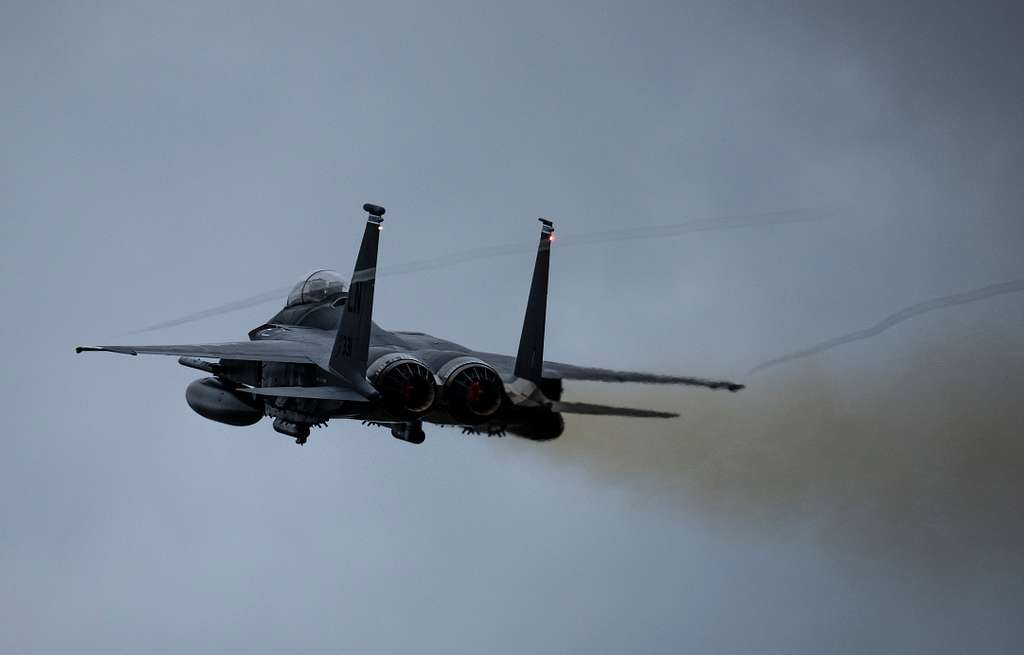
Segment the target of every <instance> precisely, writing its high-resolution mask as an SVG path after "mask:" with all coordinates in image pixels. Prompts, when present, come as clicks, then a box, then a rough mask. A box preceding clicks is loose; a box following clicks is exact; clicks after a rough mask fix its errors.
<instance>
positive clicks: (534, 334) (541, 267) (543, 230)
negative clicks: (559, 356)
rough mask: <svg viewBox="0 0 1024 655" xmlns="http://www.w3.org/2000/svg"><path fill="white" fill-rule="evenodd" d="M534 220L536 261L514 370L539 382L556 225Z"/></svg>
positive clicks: (544, 220)
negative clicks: (537, 231)
mask: <svg viewBox="0 0 1024 655" xmlns="http://www.w3.org/2000/svg"><path fill="white" fill-rule="evenodd" d="M537 220H538V221H540V223H541V227H540V244H539V245H538V246H537V262H536V264H534V267H533V282H532V283H531V284H530V299H529V300H528V301H527V303H526V318H524V319H523V333H522V336H521V337H520V338H519V352H518V354H517V355H516V366H515V370H514V373H515V375H516V377H519V378H525V379H527V380H530V381H532V382H538V383H539V382H540V379H541V373H542V372H543V369H544V323H545V320H546V317H547V305H548V271H549V269H550V268H551V242H552V241H554V240H555V224H554V223H552V222H551V221H549V220H548V219H546V218H538V219H537Z"/></svg>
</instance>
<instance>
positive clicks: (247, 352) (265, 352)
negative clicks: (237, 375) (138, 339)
mask: <svg viewBox="0 0 1024 655" xmlns="http://www.w3.org/2000/svg"><path fill="white" fill-rule="evenodd" d="M75 352H78V353H81V352H112V353H121V354H122V355H172V356H178V357H207V358H217V359H241V360H247V361H257V362H293V363H298V364H308V363H313V364H315V363H317V356H318V355H319V353H318V352H317V349H316V348H315V346H314V345H313V344H309V343H303V342H300V341H284V340H278V339H264V340H261V341H236V342H229V343H200V344H183V345H169V346H78V347H77V348H75Z"/></svg>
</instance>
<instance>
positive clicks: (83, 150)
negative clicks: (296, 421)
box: [0, 2, 1024, 653]
mask: <svg viewBox="0 0 1024 655" xmlns="http://www.w3.org/2000/svg"><path fill="white" fill-rule="evenodd" d="M286 5H287V6H286ZM1022 18H1024V16H1022V12H1021V10H1020V9H1019V7H1017V6H1016V3H1012V2H1005V3H953V2H903V3H898V4H897V5H896V6H893V5H892V3H887V2H849V3H823V2H776V3H763V2H751V3H743V2H733V3H695V2H644V3H625V2H622V3H608V2H600V3H598V2H591V3H552V2H515V3H513V2H505V3H482V2H435V3H410V2H375V3H366V2H362V3H351V4H346V3H311V2H309V3H306V2H303V3H256V2H244V3H243V2H221V3H210V2H177V3H168V4H166V5H165V6H158V5H156V3H98V2H97V3H73V2H66V3H60V2H53V3H31V2H21V3H19V2H6V3H2V4H0V89H2V91H0V216H2V221H0V301H2V304H3V306H4V307H5V308H6V313H5V320H3V321H2V322H0V338H2V341H3V343H4V344H6V346H7V352H6V353H5V358H4V371H5V372H4V374H3V375H2V376H0V393H2V397H3V398H4V399H5V400H6V402H7V411H6V412H5V426H6V427H5V429H4V430H3V435H4V439H3V444H2V445H0V525H2V530H0V580H2V581H3V583H2V585H0V650H2V651H4V652H31V653H58V652H68V651H70V650H74V651H76V652H85V653H109V652H140V651H141V652H155V653H160V652H168V653H171V652H175V653H177V652H182V651H190V652H218V653H220V652H239V653H242V652H244V653H263V652H266V653H271V652H281V651H283V650H288V651H292V652H324V653H327V652H331V653H333V652H346V651H351V652H370V653H376V652H381V653H390V652H408V651H412V650H415V651H418V652H428V653H450V652H496V653H522V652H647V653H678V652H683V651H694V652H722V653H749V652H752V651H756V652H766V653H793V652H807V653H819V652H849V653H863V652H879V651H885V652H950V653H954V652H955V653H960V652H971V651H973V652H991V653H1001V652H1005V653H1016V652H1020V649H1021V646H1022V643H1024V627H1022V624H1021V622H1020V619H1019V613H1020V608H1021V606H1022V604H1024V515H1022V514H1021V512H1020V507H1019V501H1020V498H1021V497H1022V493H1024V484H1022V482H1021V475H1020V471H1022V470H1024V444H1022V442H1021V438H1020V425H1021V424H1022V423H1024V411H1022V410H1021V408H1020V407H1021V406H1020V402H1019V398H1018V396H1019V393H1018V392H1019V390H1020V389H1021V388H1022V386H1024V354H1022V353H1024V332H1022V330H1021V326H1022V324H1024V295H1021V294H1016V295H1013V294H1010V295H1006V296H1002V297H998V298H993V299H991V300H988V301H985V302H983V303H977V304H972V305H965V306H962V307H957V308H953V309H950V310H947V311H944V312H937V313H932V314H928V315H926V316H921V317H919V318H916V319H914V320H913V321H909V322H907V323H904V324H902V325H900V326H898V327H896V328H894V329H892V330H890V331H889V332H885V333H883V334H882V335H879V336H878V337H876V338H874V339H872V340H869V341H864V342H859V343H856V344H850V345H848V346H843V347H841V348H838V349H836V350H834V351H830V352H828V353H824V354H821V355H818V356H816V357H813V358H810V359H805V360H801V361H800V362H796V363H793V364H791V365H787V366H780V367H777V368H776V369H771V370H769V371H764V372H762V373H758V374H756V375H749V374H748V371H749V370H750V369H751V368H752V367H754V366H756V365H757V364H759V363H761V362H763V361H765V360H768V359H770V358H773V357H776V356H778V355H781V354H783V353H786V352H789V351H792V350H798V349H800V348H803V347H805V346H807V345H809V344H813V343H816V342H819V341H822V340H824V339H827V338H830V337H833V336H835V335H838V334H842V333H845V332H849V331H852V330H856V329H860V328H864V327H867V326H870V325H871V324H873V323H874V322H876V321H877V320H879V319H880V318H882V317H884V316H885V315H887V314H890V313H892V312H894V311H897V310H899V309H900V308H901V307H904V306H907V305H912V304H913V303H916V302H918V301H921V300H924V299H928V298H931V297H935V296H941V295H944V294H951V293H957V292H962V291H967V290H970V289H973V288H976V287H983V286H986V285H989V284H993V283H998V282H1002V281H1004V280H1011V279H1019V278H1021V277H1022V276H1024V263H1022V262H1024V257H1022V254H1024V221H1022V215H1021V207H1022V206H1024V182H1022V173H1024V142H1022V134H1024V76H1022V75H1021V66H1022V64H1024V48H1022V46H1021V45H1020V41H1021V39H1020V25H1021V24H1022V23H1021V21H1022ZM364 202H374V203H378V204H381V205H384V206H385V207H387V209H388V214H387V217H386V226H387V229H386V230H385V231H384V233H383V241H382V246H381V263H382V265H383V266H387V265H388V264H396V263H401V262H403V261H408V260H413V259H421V258H424V257H431V256H438V255H444V254H447V253H456V252H459V251H461V250H465V249H472V248H475V247H478V246H488V245H492V244H505V243H522V244H524V246H525V247H526V251H523V252H520V253H513V254H509V255H505V256H500V257H495V258H493V259H492V260H489V261H474V262H469V263H463V264H459V265H454V266H451V267H447V268H443V269H438V270H433V271H423V272H418V273H415V274H410V275H405V276H394V277H388V278H385V279H382V280H381V281H380V282H379V284H378V286H377V294H376V303H377V304H376V307H375V318H376V319H377V320H378V322H380V323H381V324H382V325H384V326H385V327H390V328H393V329H414V330H423V331H427V332H431V333H436V334H439V335H443V336H445V337H446V338H450V339H453V340H455V341H458V342H461V343H465V344H466V345H468V346H471V347H476V348H480V349H482V350H493V351H498V352H509V353H512V352H514V351H515V348H516V343H517V339H518V335H519V330H520V325H521V324H520V321H521V318H522V312H523V308H524V305H525V299H526V294H527V288H528V285H529V278H530V269H531V266H532V254H530V252H529V246H530V244H531V243H534V242H535V240H536V233H537V223H536V221H535V218H536V217H537V216H542V215H543V216H550V217H552V218H553V219H554V220H555V221H556V223H557V226H558V229H559V231H560V233H561V234H564V235H565V236H566V245H567V246H568V245H569V237H570V236H571V235H583V234H586V233H590V232H594V231H601V230H609V229H615V228H630V227H632V228H635V229H636V230H637V231H638V232H640V233H642V232H643V231H644V229H645V227H647V226H653V225H659V224H665V223H677V222H683V221H688V220H698V219H708V218H715V217H724V216H735V215H750V214H762V213H765V212H772V211H777V210H788V209H804V210H807V211H808V213H809V214H810V215H813V216H816V217H820V218H821V219H822V220H820V221H816V222H811V223H802V224H793V225H782V226H763V227H753V228H745V229H742V230H728V231H721V232H702V233H696V234H686V235H681V236H676V237H663V238H656V239H639V240H630V241H624V242H620V243H600V244H594V245H586V246H576V247H565V248H559V247H558V246H559V243H557V242H556V247H555V251H554V253H553V261H552V273H551V292H550V309H549V313H548V341H547V351H546V355H547V356H548V357H550V358H551V359H556V360H559V361H567V362H573V363H579V364H588V365H597V366H608V367H617V368H630V369H639V370H651V371H657V372H664V373H679V374H687V375H699V376H707V377H725V378H731V379H736V380H738V381H741V382H744V383H747V384H749V385H750V387H749V389H747V390H746V391H744V392H741V393H739V394H721V393H717V394H716V393H714V392H710V391H707V390H701V389H687V388H681V389H668V390H666V389H657V390H652V389H649V388H635V387H634V388H623V387H619V388H615V387H609V386H602V385H597V384H589V385H579V386H576V387H570V397H571V398H573V399H579V400H592V401H595V402H612V403H616V404H634V405H638V406H650V407H655V408H658V409H667V410H674V411H679V412H681V413H682V417H681V418H680V419H676V420H672V421H665V422H657V421H652V420H648V421H642V420H636V421H629V420H626V419H612V418H605V419H601V420H598V419H595V418H589V419H569V421H568V426H567V430H566V433H565V435H564V436H563V437H562V438H561V439H559V440H558V441H556V442H553V443H550V444H533V443H529V442H524V441H520V440H516V439H514V438H511V437H509V438H505V439H484V438H479V437H474V438H470V437H463V436H462V435H460V434H459V433H458V432H457V431H447V430H440V429H433V430H428V435H427V442H426V443H425V444H424V445H423V446H420V447H413V446H410V445H408V444H404V443H401V442H399V441H396V440H394V439H392V438H391V437H390V436H389V435H388V434H387V433H386V431H383V430H379V429H373V428H368V427H362V426H360V425H358V424H348V423H343V422H340V421H339V422H334V423H332V424H331V425H330V426H328V427H327V428H326V429H323V430H318V431H315V432H314V433H313V435H312V436H311V438H310V442H309V444H307V445H306V446H305V447H303V448H299V447H297V446H295V444H294V443H292V442H291V441H290V440H288V439H286V438H284V437H282V436H281V435H278V434H276V433H274V432H273V431H272V430H271V428H270V425H269V424H268V423H267V422H263V423H260V424H258V425H256V426H254V427H251V428H232V427H228V426H223V425H219V424H216V423H211V422H208V421H205V420H203V419H202V418H200V417H199V416H198V415H196V414H194V413H193V412H192V411H191V410H190V409H189V408H188V407H187V405H186V404H185V402H184V387H185V386H186V385H187V384H188V382H189V381H190V380H192V379H194V378H195V377H196V375H195V371H190V370H188V369H184V368H182V367H180V366H178V365H177V364H176V363H175V361H174V360H173V359H172V358H159V357H153V358H138V359H136V358H129V357H119V356H113V355H110V356H104V355H94V356H75V355H74V354H73V347H74V346H75V345H76V344H79V343H96V342H102V343H111V342H115V343H116V342H123V341H124V340H125V339H126V337H123V336H121V337H119V336H118V335H122V334H123V333H125V332H128V331H130V330H133V329H137V328H140V327H143V326H146V325H150V324H153V323H156V322H159V321H162V320H165V319H169V318H173V317H175V316H180V315H184V314H187V313H189V312H193V311H195V310H199V309H204V308H206V307H210V306H214V305H218V304H221V303H225V302H229V301H232V300H234V299H237V298H242V297H246V296H250V295H253V294H256V293H259V292H261V291H264V290H266V289H274V288H277V287H280V286H284V285H288V284H289V283H291V282H293V281H297V280H298V279H300V278H301V277H302V276H303V274H304V273H306V272H307V271H309V270H311V269H314V268H321V267H331V268H337V269H339V270H341V271H342V272H345V273H347V272H348V271H349V270H350V269H351V266H352V262H353V259H354V256H355V250H356V247H357V243H356V240H357V238H358V235H359V234H360V231H361V229H362V228H361V225H362V222H363V220H364V217H363V215H362V212H361V211H360V210H359V207H360V205H361V204H362V203H364ZM281 301H283V298H282V299H281ZM279 304H280V303H273V302H272V303H269V304H267V305H264V306H262V307H256V308H250V309H247V310H244V311H241V312H236V313H233V314H227V315H223V316H219V317H216V318H211V319H208V320H206V321H201V322H197V323H192V324H188V325H183V326H179V327H175V328H172V329H167V330H164V331H160V332H153V333H148V334H145V335H139V336H134V337H131V338H129V339H130V340H134V341H136V342H139V341H142V342H151V343H161V342H164V343H167V342H178V343H180V342H188V341H198V340H202V341H210V340H233V339H238V338H241V337H242V336H243V335H244V333H245V332H246V331H247V330H248V329H250V328H252V327H254V326H255V325H258V324H259V323H260V322H262V321H263V320H265V319H266V318H267V317H269V316H270V315H272V313H273V312H274V311H275V310H276V309H277V308H278V306H279Z"/></svg>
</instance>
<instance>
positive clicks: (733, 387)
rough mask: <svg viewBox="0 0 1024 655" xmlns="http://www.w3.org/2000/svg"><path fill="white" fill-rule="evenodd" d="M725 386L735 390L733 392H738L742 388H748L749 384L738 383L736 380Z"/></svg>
mask: <svg viewBox="0 0 1024 655" xmlns="http://www.w3.org/2000/svg"><path fill="white" fill-rule="evenodd" d="M725 388H726V389H728V390H729V391H731V392H733V393H736V392H737V391H740V390H742V389H746V388H747V385H745V384H737V383H735V382H730V383H729V384H727V385H726V386H725Z"/></svg>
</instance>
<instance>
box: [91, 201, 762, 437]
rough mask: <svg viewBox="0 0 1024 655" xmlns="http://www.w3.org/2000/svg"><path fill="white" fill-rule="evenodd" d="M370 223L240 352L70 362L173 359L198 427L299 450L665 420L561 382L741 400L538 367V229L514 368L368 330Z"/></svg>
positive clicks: (567, 367)
mask: <svg viewBox="0 0 1024 655" xmlns="http://www.w3.org/2000/svg"><path fill="white" fill-rule="evenodd" d="M363 210H364V211H365V212H366V213H367V214H368V216H367V221H366V225H365V228H364V231H363V238H362V242H361V244H360V246H359V253H358V255H357V257H356V262H355V267H354V270H353V272H352V276H351V278H350V279H349V281H348V283H346V281H345V279H344V278H343V277H342V276H341V275H339V274H338V273H336V272H334V271H331V270H317V271H314V272H313V273H310V274H309V275H307V276H306V277H305V278H303V279H302V280H301V281H299V283H298V284H296V285H295V287H294V289H293V290H292V291H291V293H290V294H289V295H288V299H287V302H286V305H285V307H284V308H283V309H281V311H279V312H278V313H277V314H276V315H274V317H273V318H271V319H270V320H269V321H267V322H266V323H264V324H263V325H260V326H259V327H256V328H254V329H253V330H251V331H250V332H249V334H248V337H249V340H248V341H237V342H230V343H212V344H189V345H167V346H159V345H151V346H78V347H77V348H75V351H76V352H79V353H81V352H95V351H107V352H113V353H122V354H126V355H173V356H177V357H179V359H178V363H180V364H181V365H183V366H187V367H190V368H194V369H197V370H199V371H203V372H204V373H207V374H208V377H203V378H200V379H198V380H195V381H194V382H192V383H191V384H189V385H188V387H187V388H186V390H185V399H186V401H187V402H188V404H189V406H190V407H191V408H192V409H193V410H195V411H196V412H197V413H198V414H199V415H200V416H203V417H204V418H207V419H210V420H212V421H217V422H220V423H224V424H227V425H234V426H250V425H254V424H256V423H258V422H259V421H260V420H261V419H263V417H264V416H268V417H271V418H272V419H273V427H274V430H276V431H277V432H279V433H281V434H284V435H286V436H288V437H290V438H293V439H294V440H295V442H296V443H298V444H300V445H301V444H305V443H306V440H307V439H308V437H309V434H310V428H313V427H322V426H324V425H326V424H327V422H328V421H329V420H330V419H355V420H359V421H362V422H363V423H364V424H366V425H371V426H380V427H384V428H387V429H390V431H391V435H392V436H393V437H395V438H396V439H399V440H401V441H405V442H408V443H414V444H420V443H423V441H424V439H425V432H424V430H423V424H424V423H430V424H436V425H441V426H456V427H460V428H462V430H463V432H465V433H467V434H479V435H488V436H501V435H504V434H506V433H508V434H513V435H516V436H519V437H523V438H526V439H531V440H534V441H547V440H550V439H554V438H556V437H559V436H561V434H562V432H563V431H564V429H565V422H564V420H563V418H562V414H602V415H610V416H629V417H649V418H670V417H673V416H677V414H674V413H670V412H659V411H654V410H647V409H631V408H623V407H610V406H606V405H595V404H589V403H577V402H563V401H562V400H561V397H562V389H563V386H562V381H563V380H596V381H602V382H639V383H647V384H681V385H691V386H698V387H706V388H709V389H726V390H728V391H738V390H740V389H742V388H743V385H741V384H736V383H734V382H728V381H724V380H707V379H702V378H694V377H683V376H674V375H658V374H652V373H640V372H633V371H615V370H609V369H603V368H591V367H584V366H574V365H571V364H561V363H558V362H549V361H544V327H545V320H546V313H547V295H548V271H549V268H550V261H551V244H552V242H553V241H554V236H555V229H554V224H553V223H552V221H550V220H548V219H545V218H541V219H538V220H539V221H540V223H541V234H540V243H539V245H538V248H537V258H536V263H535V265H534V269H533V280H532V283H531V285H530V295H529V300H528V302H527V307H526V316H525V318H524V320H523V329H522V335H521V337H520V340H519V350H518V352H517V354H516V356H515V357H511V356H509V355H499V354H494V353H488V352H480V351H476V350H472V349H470V348H467V347H465V346H462V345H460V344H457V343H454V342H451V341H448V340H446V339H441V338H439V337H435V336H432V335H429V334H425V333H423V332H399V331H390V330H385V329H383V328H381V327H380V326H378V325H377V324H376V323H374V322H373V298H374V287H375V281H376V270H377V250H378V244H379V241H380V231H381V228H382V227H383V223H384V212H385V210H384V208H383V207H380V206H378V205H372V204H366V205H363Z"/></svg>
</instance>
